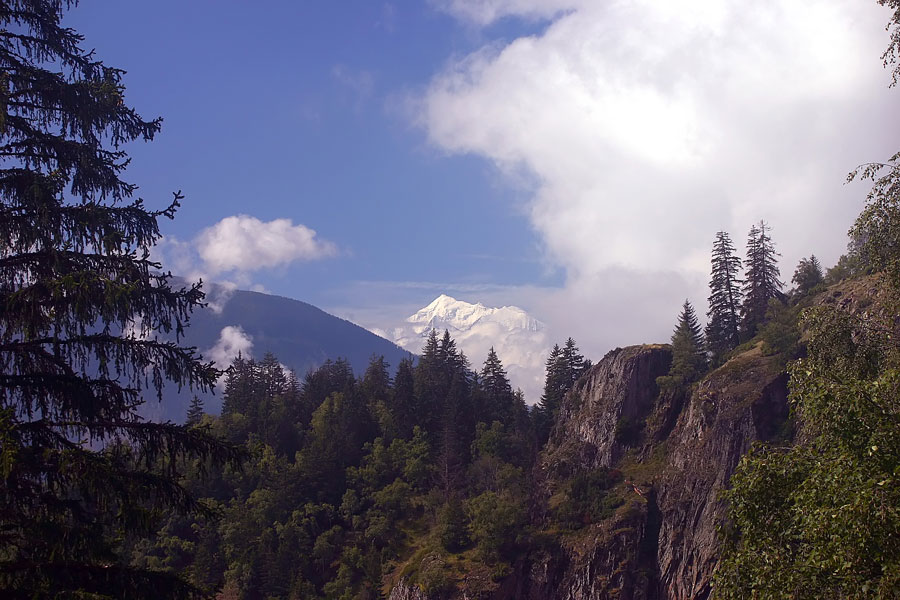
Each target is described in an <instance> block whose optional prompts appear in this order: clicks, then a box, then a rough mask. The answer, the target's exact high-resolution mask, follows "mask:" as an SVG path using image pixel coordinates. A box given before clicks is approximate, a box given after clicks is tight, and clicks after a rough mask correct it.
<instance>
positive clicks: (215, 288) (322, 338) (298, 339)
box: [144, 283, 411, 421]
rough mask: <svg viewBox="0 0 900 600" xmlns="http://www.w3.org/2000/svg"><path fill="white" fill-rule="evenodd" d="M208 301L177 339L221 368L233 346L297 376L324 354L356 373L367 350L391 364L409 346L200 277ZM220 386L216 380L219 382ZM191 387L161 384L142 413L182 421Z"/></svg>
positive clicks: (301, 306) (215, 406) (208, 401)
mask: <svg viewBox="0 0 900 600" xmlns="http://www.w3.org/2000/svg"><path fill="white" fill-rule="evenodd" d="M204 290H205V291H206V293H207V301H208V306H207V307H206V308H202V309H198V310H196V311H194V313H193V315H192V317H191V321H190V326H189V327H188V328H186V330H185V335H184V337H183V338H182V345H187V346H195V347H196V348H197V350H198V351H199V352H200V353H201V354H203V358H204V360H215V361H216V363H217V366H218V367H219V368H226V367H227V366H228V365H229V364H230V362H231V359H232V358H233V357H234V356H236V355H237V354H238V353H239V352H240V353H241V354H242V355H243V356H244V357H245V358H246V357H248V356H249V357H252V358H255V359H260V358H262V357H263V356H264V355H265V354H266V353H267V352H271V353H273V354H274V355H275V356H277V357H278V360H279V361H280V362H281V363H282V364H283V365H284V366H285V367H287V368H289V369H293V370H294V371H296V373H297V376H298V377H300V378H302V377H303V376H304V375H305V374H306V372H307V371H308V370H310V369H313V368H316V367H318V366H320V365H321V364H322V363H324V362H325V361H326V360H329V359H330V360H336V359H338V358H345V359H347V361H348V362H349V363H350V365H351V366H352V367H353V372H354V373H356V374H357V375H362V373H363V372H364V371H365V368H366V366H367V365H368V363H369V359H370V358H371V357H372V355H383V356H384V358H385V359H386V360H387V361H388V363H390V365H391V367H392V368H396V366H397V364H398V363H399V362H400V361H401V360H402V359H404V358H407V357H410V356H411V354H410V352H408V351H406V350H404V349H402V348H400V347H399V346H397V345H396V344H394V343H392V342H390V341H388V340H386V339H384V338H382V337H379V336H377V335H375V334H373V333H372V332H370V331H368V330H367V329H365V328H363V327H360V326H358V325H356V324H354V323H351V322H350V321H347V320H345V319H341V318H339V317H336V316H334V315H331V314H329V313H327V312H325V311H323V310H322V309H320V308H317V307H315V306H313V305H312V304H308V303H306V302H302V301H300V300H293V299H291V298H285V297H282V296H275V295H271V294H264V293H261V292H251V291H246V290H233V289H230V288H227V287H225V286H221V285H217V284H207V283H204ZM220 387H221V386H220ZM191 396H192V393H191V392H190V391H189V390H182V391H181V393H178V392H177V391H176V390H174V389H168V388H167V389H166V391H165V394H164V398H163V402H162V404H160V403H157V402H156V401H155V399H149V400H148V402H147V404H146V405H145V407H144V408H145V409H146V410H145V411H144V413H145V415H146V416H148V417H150V418H154V419H170V420H173V421H182V420H183V419H184V415H185V412H186V410H187V406H188V404H189V402H190V398H191ZM203 400H204V406H205V409H206V411H207V412H211V413H218V412H219V410H220V409H221V405H222V394H221V391H217V393H216V394H215V395H208V396H204V397H203Z"/></svg>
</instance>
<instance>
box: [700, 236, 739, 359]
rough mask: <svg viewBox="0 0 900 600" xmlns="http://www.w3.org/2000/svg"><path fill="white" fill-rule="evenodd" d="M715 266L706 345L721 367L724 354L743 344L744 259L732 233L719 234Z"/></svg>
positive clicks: (710, 292) (713, 268) (714, 244)
mask: <svg viewBox="0 0 900 600" xmlns="http://www.w3.org/2000/svg"><path fill="white" fill-rule="evenodd" d="M711 262H712V273H711V275H710V280H709V312H707V316H708V317H709V321H708V322H707V324H706V344H707V347H708V349H709V351H710V353H711V354H712V357H713V361H714V362H716V363H718V362H719V361H720V359H721V356H722V355H723V354H725V353H726V352H728V351H729V350H731V349H732V348H735V347H736V346H737V345H738V344H739V343H740V307H741V288H740V285H741V283H743V282H742V281H741V280H740V279H738V273H739V272H740V270H741V259H740V258H739V257H738V256H736V255H735V253H734V246H733V245H732V243H731V238H729V236H728V233H726V232H724V231H719V232H718V233H716V239H715V241H714V242H713V250H712V261H711Z"/></svg>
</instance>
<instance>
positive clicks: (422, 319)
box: [406, 294, 544, 336]
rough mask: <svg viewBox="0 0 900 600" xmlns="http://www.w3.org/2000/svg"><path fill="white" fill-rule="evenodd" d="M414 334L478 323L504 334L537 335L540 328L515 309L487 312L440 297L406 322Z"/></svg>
mask: <svg viewBox="0 0 900 600" xmlns="http://www.w3.org/2000/svg"><path fill="white" fill-rule="evenodd" d="M406 321H407V323H410V324H412V326H413V329H414V330H415V331H416V333H417V334H419V335H422V334H423V333H424V334H425V336H427V335H428V332H429V331H431V330H432V329H448V330H450V332H451V333H454V332H465V331H469V330H471V329H472V328H473V327H475V326H477V325H478V324H479V323H481V324H486V323H488V322H490V323H494V324H497V325H499V326H501V327H502V328H503V329H505V330H507V331H515V330H523V331H541V330H542V329H543V328H544V324H543V323H541V322H540V321H538V320H537V319H535V318H533V317H531V316H530V315H528V313H526V312H525V311H524V310H522V309H521V308H519V307H517V306H502V307H500V308H490V307H487V306H485V305H484V304H482V303H480V302H477V303H475V304H471V303H469V302H464V301H462V300H457V299H456V298H453V297H451V296H448V295H446V294H441V295H440V296H438V297H437V298H435V299H434V301H433V302H432V303H431V304H429V305H428V306H426V307H425V308H422V309H419V310H418V311H417V312H416V313H415V314H414V315H412V316H410V317H409V318H407V319H406Z"/></svg>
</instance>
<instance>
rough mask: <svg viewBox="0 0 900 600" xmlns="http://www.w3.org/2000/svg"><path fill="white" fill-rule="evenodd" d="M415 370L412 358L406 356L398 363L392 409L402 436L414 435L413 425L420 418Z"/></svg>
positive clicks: (398, 430) (399, 433)
mask: <svg viewBox="0 0 900 600" xmlns="http://www.w3.org/2000/svg"><path fill="white" fill-rule="evenodd" d="M413 372H414V371H413V364H412V360H410V359H408V358H405V359H403V360H401V361H400V364H399V365H397V374H396V376H395V377H394V389H393V398H392V401H391V411H392V412H393V413H394V418H395V419H396V423H397V432H398V435H399V436H400V437H402V438H409V437H410V436H411V435H412V432H413V427H415V426H416V425H417V424H418V420H419V414H418V412H419V410H418V402H417V400H416V393H415V376H414V375H413Z"/></svg>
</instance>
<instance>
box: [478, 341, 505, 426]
mask: <svg viewBox="0 0 900 600" xmlns="http://www.w3.org/2000/svg"><path fill="white" fill-rule="evenodd" d="M479 389H480V391H481V392H482V402H483V404H484V406H482V407H480V410H479V411H478V412H479V416H480V417H481V419H480V420H482V421H484V422H485V423H488V424H490V423H491V422H493V421H501V422H504V423H505V422H508V421H509V420H510V419H511V417H512V407H513V392H512V387H511V386H510V385H509V379H508V378H507V376H506V370H505V369H504V368H503V363H502V362H501V361H500V357H499V356H497V352H495V351H494V348H493V346H492V347H491V349H490V350H489V351H488V355H487V358H486V359H485V361H484V367H483V368H482V369H481V379H480V380H479Z"/></svg>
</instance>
